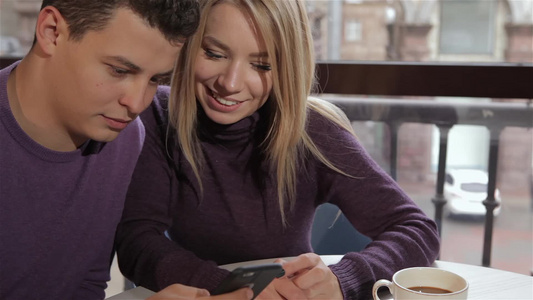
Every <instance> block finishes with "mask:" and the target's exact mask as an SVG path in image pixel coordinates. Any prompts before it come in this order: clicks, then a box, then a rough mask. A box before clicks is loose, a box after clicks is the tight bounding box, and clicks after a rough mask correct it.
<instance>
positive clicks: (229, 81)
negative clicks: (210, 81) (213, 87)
mask: <svg viewBox="0 0 533 300" xmlns="http://www.w3.org/2000/svg"><path fill="white" fill-rule="evenodd" d="M244 80H245V70H244V66H243V64H242V63H239V62H233V63H231V64H229V65H228V66H227V68H226V69H225V70H224V71H223V72H222V73H221V74H220V76H219V77H218V84H219V85H220V86H221V87H222V88H223V89H224V90H225V91H226V92H227V93H228V94H235V93H237V92H239V91H241V90H242V88H243V85H244Z"/></svg>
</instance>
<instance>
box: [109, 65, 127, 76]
mask: <svg viewBox="0 0 533 300" xmlns="http://www.w3.org/2000/svg"><path fill="white" fill-rule="evenodd" d="M110 67H111V73H113V75H115V76H124V75H126V74H128V73H129V71H128V70H126V69H122V68H117V67H114V66H110Z"/></svg>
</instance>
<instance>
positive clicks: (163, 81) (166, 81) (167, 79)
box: [150, 76, 170, 85]
mask: <svg viewBox="0 0 533 300" xmlns="http://www.w3.org/2000/svg"><path fill="white" fill-rule="evenodd" d="M150 82H151V83H153V84H158V85H161V84H170V76H162V77H152V78H151V79H150Z"/></svg>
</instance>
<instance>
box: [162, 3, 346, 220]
mask: <svg viewBox="0 0 533 300" xmlns="http://www.w3.org/2000/svg"><path fill="white" fill-rule="evenodd" d="M222 2H224V3H232V4H234V5H236V6H237V7H239V8H240V9H241V10H242V11H244V12H246V13H247V14H249V15H250V17H251V18H252V19H253V21H254V23H255V25H256V27H257V30H258V31H259V32H260V34H261V36H262V37H263V39H264V43H265V45H266V48H267V52H268V56H269V57H271V58H274V59H271V67H272V70H271V72H272V80H273V84H272V91H271V93H270V96H269V100H268V101H267V102H266V104H265V105H269V106H270V107H269V111H270V112H271V114H270V123H269V125H268V132H267V135H266V138H265V140H264V141H263V143H262V144H261V147H262V151H263V153H264V154H265V158H266V159H267V161H269V162H270V167H271V169H272V171H273V172H274V174H276V180H277V189H278V190H277V195H278V198H279V208H280V212H281V217H282V220H283V223H284V224H286V217H285V208H286V207H287V205H288V207H289V209H292V207H293V205H294V199H295V194H296V182H297V179H296V170H297V166H298V163H299V160H300V159H302V158H303V156H304V153H305V152H310V153H311V154H312V155H314V156H315V157H317V158H318V159H319V160H320V161H322V162H323V163H324V164H326V165H327V166H328V167H330V168H331V169H333V170H336V171H338V172H340V173H342V174H345V173H344V172H342V171H341V170H340V169H338V168H337V167H335V166H334V165H332V164H331V163H330V162H329V160H328V159H327V158H326V157H324V156H323V155H322V153H321V152H320V151H319V150H318V149H317V147H316V146H315V144H314V143H313V141H312V140H311V138H310V137H309V135H308V134H307V132H306V123H307V110H308V109H313V110H315V111H317V112H319V113H321V114H322V115H324V116H326V117H327V118H329V119H331V120H332V121H334V122H335V123H337V124H338V125H339V126H342V127H343V128H345V129H346V130H348V131H350V132H352V133H353V129H352V127H351V125H350V122H349V120H348V119H347V118H346V116H345V114H344V113H343V112H342V111H341V110H340V109H338V108H337V107H335V106H334V105H332V104H330V103H328V102H326V101H323V100H320V99H318V98H312V97H310V93H311V90H312V88H313V84H314V83H315V58H314V51H313V40H312V36H311V30H310V28H309V21H308V18H307V13H306V10H305V7H304V6H305V2H304V1H303V0H200V8H201V12H200V25H199V27H198V31H197V33H196V34H195V35H194V36H193V37H191V38H190V39H189V40H188V41H187V42H186V43H185V45H184V46H183V50H182V52H181V55H180V57H179V59H178V61H177V64H176V68H175V71H174V76H173V80H172V83H171V85H172V89H173V92H172V95H171V99H170V102H169V118H170V123H171V125H172V126H174V127H175V128H176V133H177V141H178V143H179V145H180V147H181V149H182V151H183V154H184V156H185V158H186V160H187V161H188V162H189V163H190V164H191V166H192V169H193V171H194V173H195V175H196V178H197V179H198V182H199V183H200V189H201V190H202V181H201V176H200V174H201V172H202V165H203V154H202V151H201V147H200V142H199V138H198V135H197V130H196V128H197V127H196V125H197V103H196V95H195V82H194V80H191V78H195V76H194V68H195V66H194V63H195V60H196V55H197V53H198V52H199V51H201V49H200V47H201V44H202V39H203V34H204V30H205V26H206V22H207V19H208V17H209V12H210V10H211V8H212V7H213V6H214V5H216V4H218V3H222ZM345 175H346V174H345Z"/></svg>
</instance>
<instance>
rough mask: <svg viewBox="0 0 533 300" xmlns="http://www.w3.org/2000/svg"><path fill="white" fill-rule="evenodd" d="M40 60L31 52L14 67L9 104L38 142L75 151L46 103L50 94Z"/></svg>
mask: <svg viewBox="0 0 533 300" xmlns="http://www.w3.org/2000/svg"><path fill="white" fill-rule="evenodd" d="M40 60H41V58H37V57H34V56H33V55H32V54H31V52H30V53H29V54H28V55H27V56H26V57H25V58H24V59H23V60H22V61H21V62H20V64H19V65H18V66H17V67H16V68H15V69H13V71H12V72H11V74H10V75H9V77H8V81H7V96H8V99H9V106H10V107H11V111H12V113H13V116H14V117H15V120H16V121H17V123H18V124H19V126H20V127H21V128H22V130H23V131H24V132H25V133H26V134H27V135H28V136H29V137H30V138H32V139H33V140H34V141H35V142H37V143H39V144H40V145H42V146H43V147H46V148H48V149H51V150H55V151H60V152H67V151H74V150H76V148H77V145H76V144H75V143H74V141H73V140H72V138H71V137H70V136H69V135H68V132H67V131H66V130H65V129H64V128H63V127H62V126H60V121H59V120H55V119H54V114H53V110H52V108H51V107H50V105H48V103H47V99H49V97H51V95H50V93H49V92H48V86H47V84H46V82H45V80H46V76H44V75H45V74H44V73H43V72H42V71H43V70H44V69H45V68H44V66H42V64H41V63H42V61H40Z"/></svg>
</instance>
